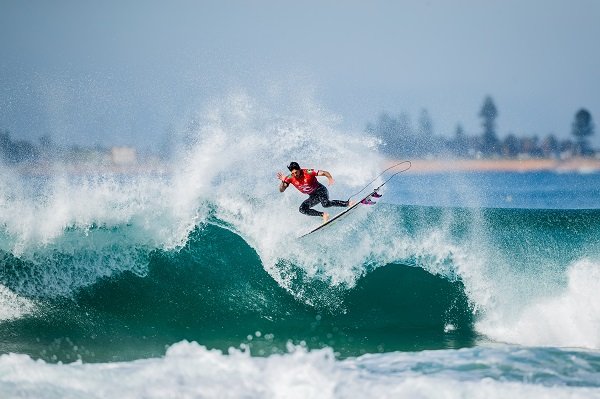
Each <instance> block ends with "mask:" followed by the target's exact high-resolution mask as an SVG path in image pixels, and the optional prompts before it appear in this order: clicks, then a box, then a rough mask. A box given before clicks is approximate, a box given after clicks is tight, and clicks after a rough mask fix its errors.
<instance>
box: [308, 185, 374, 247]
mask: <svg viewBox="0 0 600 399" xmlns="http://www.w3.org/2000/svg"><path fill="white" fill-rule="evenodd" d="M374 194H375V195H376V196H379V195H378V194H377V190H373V191H372V192H371V193H370V194H369V195H367V196H366V197H364V198H363V199H361V200H360V201H357V202H356V204H354V205H352V206H351V207H349V208H346V209H344V210H343V211H342V212H340V213H338V214H337V215H335V216H334V217H332V218H331V219H329V220H328V221H326V222H325V223H323V224H321V225H320V226H318V227H315V228H314V229H312V230H311V231H309V232H308V233H306V234H303V235H301V236H300V237H299V238H304V237H306V236H308V235H310V234H312V233H314V232H316V231H319V230H321V229H322V228H324V227H327V226H329V225H331V224H332V223H333V222H336V221H338V220H340V219H341V218H342V217H344V216H345V215H347V214H348V213H350V212H352V210H353V209H356V207H358V206H359V205H364V204H365V202H367V201H370V199H371V197H373V195H374Z"/></svg>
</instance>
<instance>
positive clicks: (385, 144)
mask: <svg viewBox="0 0 600 399" xmlns="http://www.w3.org/2000/svg"><path fill="white" fill-rule="evenodd" d="M478 116H479V117H480V118H481V127H482V130H481V133H480V134H479V135H467V134H466V133H465V131H464V129H463V127H462V125H460V124H458V125H457V126H456V130H455V132H454V135H453V136H452V137H450V138H448V137H445V136H441V135H436V134H435V133H434V129H433V121H432V119H431V117H430V115H429V112H428V111H427V110H426V109H423V110H422V111H421V113H420V115H419V118H418V121H417V126H416V127H415V126H413V124H412V122H411V119H410V116H409V115H408V114H406V113H400V114H399V115H396V116H392V115H390V114H389V113H387V112H382V113H381V114H380V115H379V117H378V119H377V120H376V121H375V122H369V123H368V124H367V126H366V129H365V130H366V132H367V133H370V134H372V135H375V136H377V137H379V138H380V140H381V143H382V146H381V149H382V151H383V152H384V153H385V154H387V155H389V156H393V157H399V156H402V157H412V158H427V157H432V156H452V157H457V158H517V157H523V156H525V157H535V158H559V157H561V158H568V157H573V156H594V155H595V151H594V149H593V148H592V147H591V145H590V143H589V138H590V136H592V135H593V134H594V123H593V120H592V115H591V114H590V112H589V111H588V110H586V109H584V108H582V109H580V110H578V111H577V112H576V113H575V115H574V118H573V122H572V124H571V136H572V139H571V138H567V139H562V140H560V139H558V138H557V137H556V136H555V135H553V134H549V135H547V136H546V137H543V138H540V137H538V136H532V137H517V136H516V135H515V134H513V133H510V134H508V135H507V136H506V137H505V138H504V139H500V138H499V137H498V134H497V129H496V119H497V117H498V108H497V107H496V104H495V103H494V100H493V99H492V97H490V96H487V97H486V98H485V99H484V101H483V105H482V107H481V109H480V111H479V114H478Z"/></svg>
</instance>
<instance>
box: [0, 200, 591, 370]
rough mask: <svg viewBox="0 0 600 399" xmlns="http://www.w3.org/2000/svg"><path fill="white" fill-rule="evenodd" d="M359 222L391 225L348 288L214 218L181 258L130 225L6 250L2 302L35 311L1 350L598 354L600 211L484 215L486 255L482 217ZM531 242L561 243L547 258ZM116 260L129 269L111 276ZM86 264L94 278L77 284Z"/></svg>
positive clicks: (333, 238)
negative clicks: (512, 346)
mask: <svg viewBox="0 0 600 399" xmlns="http://www.w3.org/2000/svg"><path fill="white" fill-rule="evenodd" d="M363 211H364V214H362V213H363ZM363 211H361V212H359V214H357V215H356V217H355V218H354V219H350V221H349V223H350V224H352V223H359V224H360V225H361V226H356V228H357V229H359V231H360V230H361V229H362V230H363V231H369V232H371V231H374V229H375V227H376V226H378V225H380V223H382V220H385V221H387V223H392V222H393V223H392V224H391V225H393V226H395V229H396V230H395V232H394V234H391V233H390V232H389V230H388V231H387V232H384V231H382V230H381V229H379V230H378V231H377V232H376V233H372V234H369V235H367V239H369V240H374V241H373V244H372V245H371V246H370V248H371V249H372V251H371V252H369V253H368V255H367V256H366V257H365V258H364V259H361V264H360V265H352V266H353V267H354V268H355V269H354V273H356V275H354V276H353V277H354V279H349V278H347V276H346V275H345V274H344V275H343V277H344V278H345V279H342V278H340V277H339V276H337V275H336V274H335V273H337V270H336V269H335V267H340V268H341V267H342V265H337V264H335V263H334V264H331V265H328V264H326V266H329V267H330V269H326V268H325V267H323V268H322V269H320V270H310V269H307V268H306V265H303V264H302V263H300V262H301V261H302V258H300V257H297V258H296V259H293V258H285V257H281V258H278V260H277V261H276V263H275V264H274V265H273V266H272V268H273V269H274V271H273V270H271V271H270V273H269V270H267V268H266V267H265V266H266V265H265V262H264V260H263V259H261V256H260V252H258V251H256V250H255V249H254V248H252V247H251V246H250V245H248V243H247V242H246V241H245V240H244V239H243V238H242V237H241V236H240V235H239V234H236V233H234V232H232V231H231V230H230V229H226V228H223V227H221V226H218V225H216V224H214V223H205V224H203V225H201V226H198V227H197V228H195V229H194V230H193V231H192V232H191V233H190V235H189V237H188V240H187V242H186V243H185V245H184V246H183V247H181V248H177V249H169V250H167V249H157V248H151V247H144V246H135V245H133V244H131V242H129V243H128V242H127V239H126V237H128V235H134V236H136V234H133V233H132V232H131V230H132V229H133V227H131V226H122V227H120V228H112V229H107V228H105V227H104V228H100V227H95V228H90V229H88V230H86V231H85V232H84V231H78V230H74V231H70V232H69V234H73V235H77V234H79V235H80V238H79V240H81V241H86V240H88V239H90V237H91V240H92V241H93V242H95V243H102V245H98V244H96V245H97V246H96V247H95V249H94V250H92V249H90V248H89V247H85V246H84V247H82V248H76V249H75V250H73V252H71V253H66V252H65V251H64V250H62V252H58V251H57V250H56V249H52V250H50V249H47V251H48V253H50V254H51V255H50V257H49V258H44V257H42V255H40V254H39V253H37V254H34V255H32V256H31V258H26V257H24V256H20V257H19V256H15V255H12V254H10V253H7V252H4V254H3V260H2V261H3V267H2V274H1V278H2V284H3V286H4V289H5V290H6V291H7V292H10V293H11V295H12V298H8V299H5V302H8V303H9V304H11V305H12V306H16V305H15V303H16V302H18V301H17V299H18V300H19V301H27V305H28V306H29V309H26V311H25V312H24V313H23V314H22V315H20V317H12V318H7V319H5V320H4V321H3V322H2V323H0V330H2V334H3V336H5V337H13V338H12V339H6V340H5V341H4V342H3V343H2V345H3V346H4V348H3V351H5V352H20V353H29V354H32V355H34V356H41V357H43V358H47V359H54V360H56V359H61V360H70V359H71V360H72V359H74V358H79V357H81V358H83V359H85V360H116V359H132V358H138V357H148V356H155V355H160V354H162V352H163V351H164V346H165V345H169V344H172V343H174V342H178V341H180V340H182V339H186V340H190V341H192V340H193V341H198V342H202V343H204V344H206V345H209V346H210V347H215V348H220V349H226V348H228V347H230V346H239V345H240V344H244V345H248V346H250V347H251V348H252V349H253V351H254V353H256V354H270V353H273V352H278V353H279V352H282V351H285V348H286V345H287V343H288V341H289V340H292V341H293V342H296V343H303V344H304V345H307V346H308V347H310V348H321V347H331V348H333V349H334V350H335V351H337V352H339V353H340V354H341V355H343V356H348V355H357V354H361V353H367V352H368V353H373V352H383V351H395V350H418V349H434V348H456V347H463V346H471V345H474V344H476V343H477V342H481V341H482V340H484V341H485V340H494V341H501V342H513V343H520V344H527V345H550V346H567V347H586V348H594V349H596V348H598V346H599V345H600V344H599V342H598V341H597V339H598V336H597V328H596V326H597V323H598V320H599V319H598V315H600V312H599V309H598V306H597V304H596V299H597V298H596V295H598V294H597V293H598V292H600V290H598V288H600V287H598V281H600V279H599V278H598V276H597V272H598V270H600V269H599V268H598V263H595V261H593V260H592V258H593V256H592V254H593V251H590V250H589V248H597V247H598V242H597V240H598V238H597V234H596V231H597V227H598V226H600V212H599V211H589V210H587V211H567V212H565V211H540V210H483V211H478V212H477V213H478V216H477V217H478V219H479V221H480V223H481V224H480V225H478V226H476V228H475V230H477V231H478V232H481V231H484V232H485V234H486V235H488V236H493V237H494V240H495V241H493V244H494V245H493V246H489V247H488V246H486V247H484V248H482V246H481V244H480V243H477V242H476V241H473V237H474V231H473V229H474V226H473V225H472V224H471V222H470V221H471V220H472V218H473V217H474V215H473V213H474V211H473V210H469V209H460V208H451V209H448V208H430V207H415V206H397V205H391V204H380V205H377V208H374V209H371V210H367V209H364V210H363ZM357 213H358V212H357ZM467 221H468V223H467ZM220 223H222V222H220ZM442 226H443V228H442ZM482 226H485V227H482ZM333 228H334V226H332V229H333ZM346 228H347V226H346V225H345V224H342V223H340V224H339V225H338V227H337V229H336V230H334V231H332V234H331V235H327V234H326V235H324V236H323V237H320V238H319V245H316V247H317V248H316V250H315V251H316V252H315V253H313V252H307V251H304V252H303V253H302V254H303V256H315V255H317V254H318V256H320V257H321V259H322V257H323V256H324V254H327V256H328V257H329V259H333V260H335V257H336V255H337V254H339V258H341V259H345V257H346V256H347V252H348V248H347V246H346V245H342V244H343V242H344V240H343V239H340V237H339V235H343V234H344V229H346ZM569 232H571V233H569ZM348 234H349V235H350V236H349V237H348V240H350V239H351V237H353V236H355V235H356V233H355V232H354V231H352V232H349V233H348ZM444 234H445V235H446V236H444ZM99 237H103V239H100V238H99ZM124 237H125V238H124ZM375 240H376V241H375ZM534 240H538V241H539V245H540V246H541V245H542V244H544V245H546V244H552V241H553V240H556V242H555V243H554V245H550V246H548V247H546V246H544V249H543V250H542V249H541V248H540V249H537V248H536V245H535V242H534ZM68 241H69V242H71V243H72V242H73V241H77V240H76V239H75V238H73V237H71V238H70V239H69V240H68ZM484 241H485V242H487V240H484ZM117 242H118V243H119V245H117ZM376 243H377V244H376ZM359 244H360V243H358V244H354V245H353V246H352V248H353V249H352V251H353V252H355V255H356V253H359V252H358V250H359V249H360V247H359ZM323 248H325V249H326V251H325V250H323ZM94 251H96V252H94ZM117 259H124V260H126V261H125V262H123V264H122V265H130V267H129V268H128V269H127V270H125V271H122V270H120V269H119V268H112V269H111V268H110V267H109V266H108V265H110V264H112V263H113V262H115V263H118V261H117ZM91 260H94V261H93V262H92V261H91ZM294 262H297V263H294ZM330 262H332V261H331V260H330ZM82 264H88V265H92V266H93V267H94V269H92V271H93V272H96V273H99V274H98V275H94V277H93V278H92V277H91V275H92V271H90V272H89V273H88V274H89V275H84V276H79V273H80V272H81V267H82V266H81V265H82ZM48 265H53V266H52V267H48ZM131 265H134V266H133V267H131ZM358 266H360V268H359V267H358ZM121 267H123V266H121ZM108 269H110V270H111V273H110V275H106V276H102V275H101V274H104V273H106V270H108ZM273 275H275V276H276V278H273ZM280 281H283V282H284V284H281V283H280ZM11 301H12V302H11ZM40 348H43V349H40ZM48 348H51V349H48Z"/></svg>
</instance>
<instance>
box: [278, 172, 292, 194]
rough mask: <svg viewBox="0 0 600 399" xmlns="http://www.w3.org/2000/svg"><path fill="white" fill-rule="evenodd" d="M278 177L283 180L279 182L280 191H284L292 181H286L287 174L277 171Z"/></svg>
mask: <svg viewBox="0 0 600 399" xmlns="http://www.w3.org/2000/svg"><path fill="white" fill-rule="evenodd" d="M277 178H278V179H279V180H281V183H280V184H279V192H280V193H282V192H284V191H285V189H286V188H288V186H289V185H290V183H286V182H285V175H284V174H283V173H281V172H277Z"/></svg>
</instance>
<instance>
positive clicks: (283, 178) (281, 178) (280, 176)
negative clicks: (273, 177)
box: [277, 172, 285, 181]
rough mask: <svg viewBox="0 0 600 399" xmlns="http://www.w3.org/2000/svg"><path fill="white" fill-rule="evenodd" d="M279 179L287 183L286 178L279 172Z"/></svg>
mask: <svg viewBox="0 0 600 399" xmlns="http://www.w3.org/2000/svg"><path fill="white" fill-rule="evenodd" d="M277 178H278V179H279V180H281V181H285V176H284V175H283V173H281V172H277Z"/></svg>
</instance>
